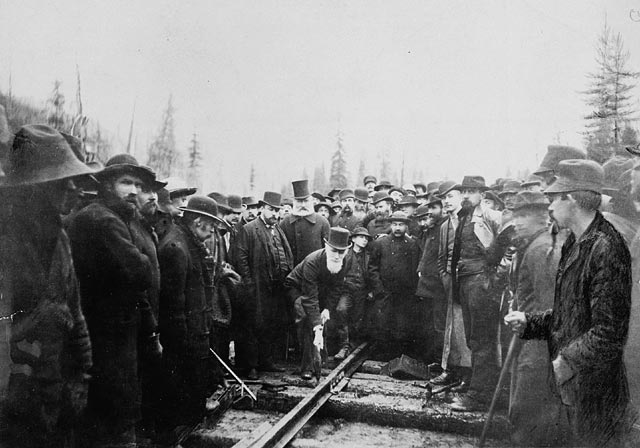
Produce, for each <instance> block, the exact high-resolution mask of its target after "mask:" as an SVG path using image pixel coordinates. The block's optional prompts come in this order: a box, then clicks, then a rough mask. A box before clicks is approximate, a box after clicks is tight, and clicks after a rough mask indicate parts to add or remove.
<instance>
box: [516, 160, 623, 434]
mask: <svg viewBox="0 0 640 448" xmlns="http://www.w3.org/2000/svg"><path fill="white" fill-rule="evenodd" d="M556 175H557V179H556V181H555V182H554V183H553V184H552V185H551V186H550V187H548V188H547V189H546V190H545V194H547V195H548V196H549V199H550V201H551V205H550V206H549V211H550V214H551V216H552V218H553V220H554V221H555V222H556V223H557V224H558V225H559V226H560V227H564V228H569V229H570V230H571V233H570V234H569V237H568V238H567V240H566V241H565V243H564V246H563V247H562V255H561V258H560V264H559V266H558V272H557V275H556V282H555V297H554V304H553V308H552V309H550V310H547V311H544V312H538V313H523V312H521V311H514V312H512V313H509V314H508V315H507V316H506V317H505V322H507V323H508V324H510V325H511V326H512V327H513V329H514V331H517V332H521V331H523V332H522V337H523V338H524V339H545V340H547V341H548V347H549V356H550V359H551V360H552V370H553V378H555V381H554V382H553V383H554V387H555V389H556V390H557V391H558V393H559V395H560V397H561V400H562V403H563V404H564V410H565V411H566V414H567V416H568V418H569V422H570V425H571V430H572V436H573V441H572V442H573V443H574V444H575V445H576V446H594V447H603V446H620V445H621V444H622V443H623V440H624V437H625V433H626V432H627V431H628V428H629V426H628V424H629V412H628V411H629V409H628V404H629V390H628V385H627V378H626V373H625V367H624V361H623V355H624V353H623V352H624V346H625V343H626V338H627V331H628V328H629V313H630V307H631V259H630V255H629V250H628V249H627V247H626V245H625V243H624V240H623V238H622V236H621V235H620V234H619V233H618V232H617V231H616V230H615V229H614V228H613V226H612V225H611V224H610V223H609V222H608V221H606V220H605V219H604V218H603V217H602V215H601V214H600V212H599V211H598V207H599V205H600V201H601V195H600V191H601V189H602V185H603V178H604V174H603V170H602V167H601V166H600V165H598V164H597V163H596V162H593V161H590V160H565V161H563V162H561V163H560V164H559V165H558V168H557V171H556Z"/></svg>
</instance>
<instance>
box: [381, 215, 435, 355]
mask: <svg viewBox="0 0 640 448" xmlns="http://www.w3.org/2000/svg"><path fill="white" fill-rule="evenodd" d="M387 219H388V221H389V223H390V225H391V232H390V233H389V234H388V235H383V236H381V237H380V238H378V239H377V240H375V241H374V242H373V243H372V244H371V262H370V271H371V281H372V287H373V293H374V298H375V300H376V302H377V303H376V307H379V308H380V309H381V310H382V315H383V318H384V319H383V321H382V322H381V324H382V326H381V328H378V335H379V336H383V338H385V339H386V342H387V343H388V344H389V346H388V347H387V348H389V349H391V351H392V352H393V353H394V354H396V355H398V356H399V355H400V354H401V353H398V350H399V349H400V350H402V353H410V354H411V355H413V356H417V355H419V354H421V351H422V346H419V345H418V343H419V342H423V341H416V338H417V336H416V335H418V334H419V333H420V330H421V328H422V327H423V326H424V319H423V318H424V309H423V308H424V307H423V306H422V304H421V303H420V301H419V300H418V298H417V297H416V296H415V292H416V286H417V283H418V273H417V269H418V261H419V260H420V247H419V246H418V243H417V242H416V241H415V240H414V239H413V238H410V237H408V236H407V228H408V225H409V218H408V217H407V215H406V214H404V213H402V212H394V213H393V214H392V215H391V216H389V217H388V218H387ZM385 336H386V337H385Z"/></svg>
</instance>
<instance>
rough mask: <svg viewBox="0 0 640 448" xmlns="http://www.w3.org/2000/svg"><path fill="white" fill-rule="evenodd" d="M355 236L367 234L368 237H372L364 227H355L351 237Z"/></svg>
mask: <svg viewBox="0 0 640 448" xmlns="http://www.w3.org/2000/svg"><path fill="white" fill-rule="evenodd" d="M354 236H366V237H367V238H369V239H372V237H371V234H370V233H369V232H368V231H367V229H365V228H364V227H356V228H355V229H353V232H351V238H353V237H354Z"/></svg>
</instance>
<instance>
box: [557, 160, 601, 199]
mask: <svg viewBox="0 0 640 448" xmlns="http://www.w3.org/2000/svg"><path fill="white" fill-rule="evenodd" d="M555 174H556V180H555V182H554V183H552V184H551V185H549V187H548V188H547V189H546V190H544V192H545V193H570V192H572V191H583V190H584V191H593V192H595V193H601V192H602V187H603V186H604V170H603V169H602V167H601V166H600V164H598V162H595V161H593V160H584V159H573V160H563V161H562V162H560V163H559V164H558V166H557V167H556V169H555Z"/></svg>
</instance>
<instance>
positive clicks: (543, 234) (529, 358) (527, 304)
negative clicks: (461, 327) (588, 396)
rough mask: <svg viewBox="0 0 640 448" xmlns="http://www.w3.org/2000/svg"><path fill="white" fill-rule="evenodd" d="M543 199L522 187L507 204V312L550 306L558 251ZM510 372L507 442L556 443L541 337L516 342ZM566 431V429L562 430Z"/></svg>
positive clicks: (555, 407)
mask: <svg viewBox="0 0 640 448" xmlns="http://www.w3.org/2000/svg"><path fill="white" fill-rule="evenodd" d="M548 207H549V201H548V200H547V199H546V197H545V196H544V195H543V194H542V193H540V192H531V191H522V192H520V193H518V194H516V196H515V198H514V200H513V203H512V211H513V223H514V226H515V231H516V239H515V241H516V253H515V254H514V256H513V260H512V263H511V266H510V270H509V285H508V289H507V293H508V296H507V297H506V299H507V300H508V301H509V302H511V303H512V305H511V309H512V310H519V311H523V312H525V313H535V312H539V311H545V310H547V309H550V308H552V307H553V289H554V280H555V274H556V271H557V268H558V261H559V260H560V251H559V250H552V251H550V250H549V249H550V248H551V247H552V244H553V242H552V240H551V235H550V234H549V232H548V225H547V221H548V219H549V213H548V210H547V209H548ZM517 350H518V351H517V352H516V357H515V359H514V361H513V364H512V366H513V367H512V370H511V392H510V399H509V418H510V421H511V424H512V426H513V431H512V433H511V440H512V442H513V443H514V444H516V445H518V446H561V445H564V444H565V443H566V440H564V439H563V438H562V434H561V430H562V429H563V428H561V426H560V425H557V423H558V422H559V419H558V418H559V415H560V413H561V403H560V400H559V399H558V397H556V396H554V394H553V393H552V391H551V389H550V388H549V384H548V378H547V377H548V373H549V371H550V369H551V363H550V360H549V350H548V349H547V345H546V343H545V342H544V341H535V340H530V341H526V342H524V343H522V342H521V341H519V344H518V346H517ZM564 429H565V430H566V428H564Z"/></svg>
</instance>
